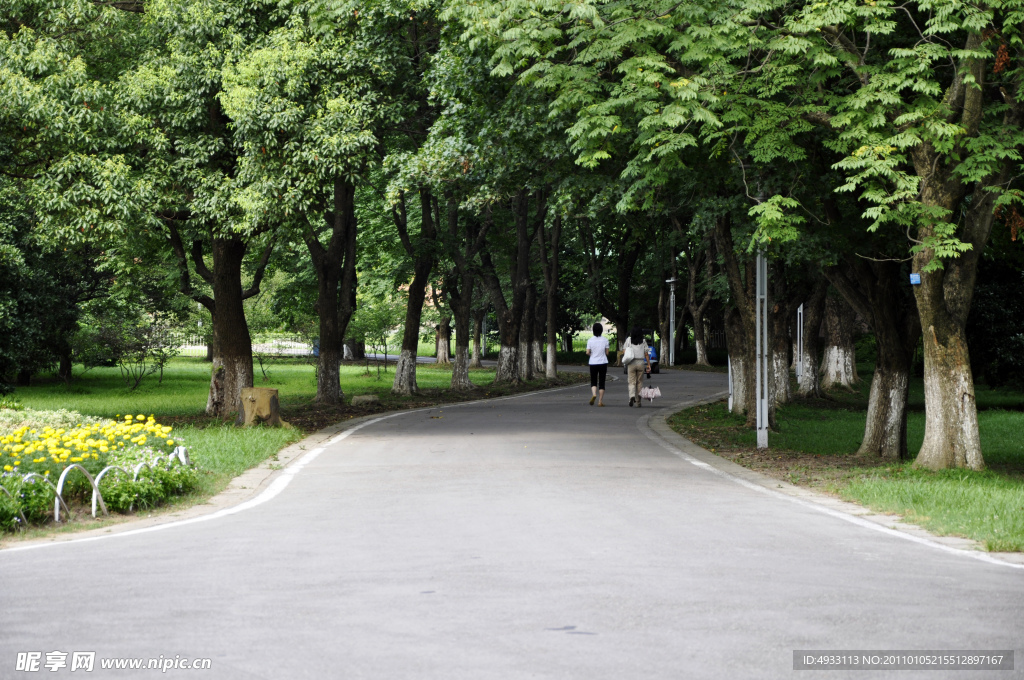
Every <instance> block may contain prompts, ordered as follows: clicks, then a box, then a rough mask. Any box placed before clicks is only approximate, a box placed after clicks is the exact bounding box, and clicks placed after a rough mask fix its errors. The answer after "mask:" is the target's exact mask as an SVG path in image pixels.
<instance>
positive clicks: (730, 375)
mask: <svg viewBox="0 0 1024 680" xmlns="http://www.w3.org/2000/svg"><path fill="white" fill-rule="evenodd" d="M726 362H727V365H728V366H729V413H732V357H726Z"/></svg>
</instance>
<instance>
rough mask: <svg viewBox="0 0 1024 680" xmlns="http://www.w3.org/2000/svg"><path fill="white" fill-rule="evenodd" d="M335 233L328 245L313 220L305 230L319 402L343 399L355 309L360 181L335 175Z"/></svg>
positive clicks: (329, 216)
mask: <svg viewBox="0 0 1024 680" xmlns="http://www.w3.org/2000/svg"><path fill="white" fill-rule="evenodd" d="M325 217H326V220H325V221H326V224H327V226H328V229H329V231H330V239H329V240H328V242H327V245H326V246H324V245H323V244H322V243H321V242H320V237H319V234H318V231H317V230H315V229H313V228H312V226H310V228H309V229H308V230H307V231H306V232H305V233H304V234H303V238H304V240H305V242H306V249H307V250H308V251H309V256H310V260H311V261H312V263H313V270H314V271H315V272H316V278H317V300H316V310H317V315H318V317H319V333H320V354H319V357H318V358H317V372H316V402H317V403H318V404H327V405H334V404H341V403H343V401H344V394H343V393H342V389H341V370H340V365H341V360H342V359H343V358H344V356H345V350H344V340H345V333H346V331H347V330H348V324H349V322H350V321H351V320H352V314H353V313H354V312H355V293H356V290H355V288H356V211H355V187H354V186H352V185H351V184H349V183H347V182H345V181H343V180H341V179H336V180H335V181H334V196H333V206H332V209H331V210H330V211H328V212H327V213H326V216H325Z"/></svg>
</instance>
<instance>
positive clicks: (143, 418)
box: [135, 413, 146, 420]
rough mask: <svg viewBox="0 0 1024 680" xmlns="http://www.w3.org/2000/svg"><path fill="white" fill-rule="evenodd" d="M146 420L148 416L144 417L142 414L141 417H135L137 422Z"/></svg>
mask: <svg viewBox="0 0 1024 680" xmlns="http://www.w3.org/2000/svg"><path fill="white" fill-rule="evenodd" d="M145 419H146V416H144V415H142V414H141V413H140V414H139V415H137V416H135V420H145Z"/></svg>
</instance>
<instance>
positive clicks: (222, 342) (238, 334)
mask: <svg viewBox="0 0 1024 680" xmlns="http://www.w3.org/2000/svg"><path fill="white" fill-rule="evenodd" d="M245 250H246V247H245V243H243V242H242V241H241V240H240V239H237V238H230V239H229V238H214V239H213V300H214V304H215V305H216V308H217V313H216V314H214V315H213V346H214V348H215V349H216V352H217V353H216V355H215V356H214V358H213V367H212V369H211V372H210V394H209V398H208V399H207V402H206V413H207V414H209V415H211V416H216V417H218V418H224V417H226V416H227V415H228V414H231V413H236V412H239V411H240V410H241V394H242V388H243V387H252V386H253V382H252V381H253V366H252V337H251V336H250V335H249V324H248V323H247V322H246V319H245V309H244V308H243V306H242V301H243V299H244V298H243V293H242V260H243V258H244V257H245Z"/></svg>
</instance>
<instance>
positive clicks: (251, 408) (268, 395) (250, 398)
mask: <svg viewBox="0 0 1024 680" xmlns="http://www.w3.org/2000/svg"><path fill="white" fill-rule="evenodd" d="M238 415H239V420H240V421H242V425H244V426H246V427H249V426H251V425H270V426H271V427H291V425H289V424H288V423H286V422H284V421H283V420H281V404H280V402H279V401H278V399H277V390H273V389H269V388H266V387H243V388H242V412H241V413H239V414H238Z"/></svg>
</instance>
